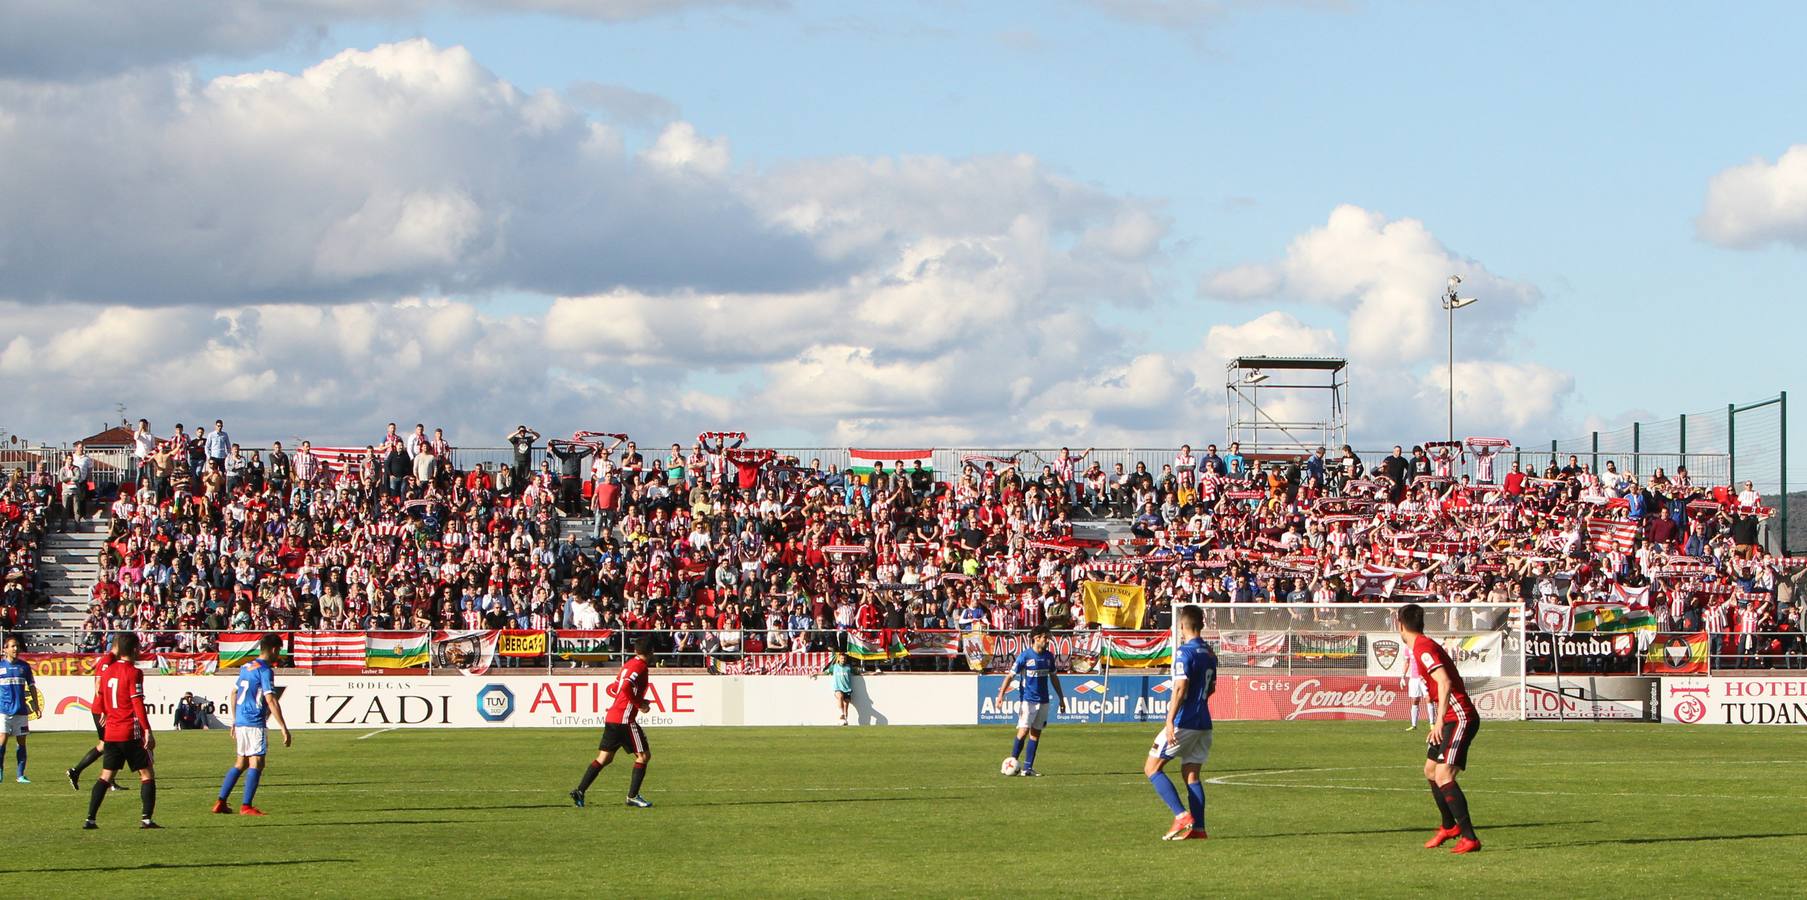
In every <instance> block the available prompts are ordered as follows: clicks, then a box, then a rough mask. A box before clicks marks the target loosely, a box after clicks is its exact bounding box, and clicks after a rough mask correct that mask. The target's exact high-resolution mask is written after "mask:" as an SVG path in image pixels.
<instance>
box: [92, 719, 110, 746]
mask: <svg viewBox="0 0 1807 900" xmlns="http://www.w3.org/2000/svg"><path fill="white" fill-rule="evenodd" d="M94 739H95V740H98V741H105V740H106V739H107V726H106V723H104V722H102V721H101V720H100V713H95V714H94Z"/></svg>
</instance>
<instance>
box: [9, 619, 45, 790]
mask: <svg viewBox="0 0 1807 900" xmlns="http://www.w3.org/2000/svg"><path fill="white" fill-rule="evenodd" d="M24 650H25V647H24V644H23V643H22V642H21V641H20V639H19V636H18V635H16V634H10V635H7V637H6V644H5V658H4V659H0V764H4V763H5V762H6V745H7V742H9V741H17V742H18V748H19V749H17V750H15V751H13V752H14V753H15V754H17V756H18V761H19V762H18V765H19V768H18V781H19V783H20V784H30V783H31V779H29V778H26V777H25V738H26V737H27V736H29V735H30V734H31V711H32V708H33V707H35V706H37V691H38V683H37V680H36V679H34V678H32V675H31V663H28V662H26V661H25V660H22V659H20V658H19V654H20V653H22V652H24Z"/></svg>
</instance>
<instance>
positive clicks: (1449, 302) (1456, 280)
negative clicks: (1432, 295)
mask: <svg viewBox="0 0 1807 900" xmlns="http://www.w3.org/2000/svg"><path fill="white" fill-rule="evenodd" d="M1461 284H1462V276H1460V275H1451V276H1449V290H1448V291H1446V292H1445V293H1444V294H1443V296H1442V297H1441V298H1439V299H1440V300H1441V301H1442V303H1443V309H1444V310H1446V311H1447V312H1448V313H1449V435H1448V437H1447V438H1446V439H1447V440H1449V441H1450V442H1451V443H1454V442H1455V439H1456V310H1458V309H1461V308H1462V307H1464V306H1467V305H1468V304H1470V303H1473V302H1474V301H1475V298H1473V297H1458V296H1457V295H1456V288H1457V287H1458V286H1460V285H1461Z"/></svg>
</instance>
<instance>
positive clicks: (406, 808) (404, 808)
mask: <svg viewBox="0 0 1807 900" xmlns="http://www.w3.org/2000/svg"><path fill="white" fill-rule="evenodd" d="M570 805H571V803H570V801H566V802H564V803H500V804H496V805H494V806H472V805H470V804H465V805H462V806H365V807H361V809H362V810H363V811H365V812H461V811H464V810H470V811H472V812H481V811H483V810H490V809H556V808H558V807H561V806H570Z"/></svg>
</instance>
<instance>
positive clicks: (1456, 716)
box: [1412, 634, 1481, 722]
mask: <svg viewBox="0 0 1807 900" xmlns="http://www.w3.org/2000/svg"><path fill="white" fill-rule="evenodd" d="M1412 661H1413V662H1415V663H1417V664H1418V668H1419V669H1421V670H1422V671H1423V674H1424V683H1425V686H1426V687H1427V688H1428V689H1429V694H1430V699H1431V702H1432V703H1436V702H1437V694H1438V688H1437V679H1435V678H1432V677H1431V673H1432V672H1435V671H1437V670H1438V669H1442V670H1443V671H1444V672H1445V673H1446V674H1448V675H1449V711H1448V712H1445V713H1444V714H1443V721H1445V722H1460V721H1463V720H1464V718H1466V719H1469V720H1473V721H1479V720H1480V717H1481V716H1480V713H1478V712H1476V711H1475V708H1474V701H1473V700H1470V699H1468V686H1467V685H1465V684H1463V683H1462V673H1461V672H1458V671H1456V664H1455V663H1454V662H1453V661H1451V660H1450V658H1449V653H1448V651H1445V650H1444V649H1443V645H1442V644H1439V643H1437V641H1436V640H1435V639H1433V638H1429V637H1426V636H1424V635H1422V634H1421V635H1418V636H1417V637H1415V638H1413V639H1412Z"/></svg>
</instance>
